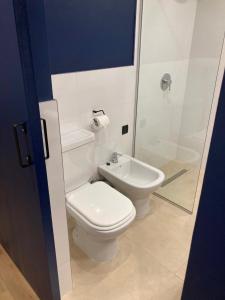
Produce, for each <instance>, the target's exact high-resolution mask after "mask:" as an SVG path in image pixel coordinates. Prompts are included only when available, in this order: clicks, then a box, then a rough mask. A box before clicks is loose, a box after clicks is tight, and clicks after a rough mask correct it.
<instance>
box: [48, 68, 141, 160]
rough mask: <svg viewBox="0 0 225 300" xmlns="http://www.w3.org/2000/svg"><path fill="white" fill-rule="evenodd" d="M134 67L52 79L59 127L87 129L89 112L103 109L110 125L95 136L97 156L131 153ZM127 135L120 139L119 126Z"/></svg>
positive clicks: (59, 76)
mask: <svg viewBox="0 0 225 300" xmlns="http://www.w3.org/2000/svg"><path fill="white" fill-rule="evenodd" d="M135 71H136V70H135V67H134V66H132V67H123V68H114V69H104V70H97V71H88V72H79V73H67V74H60V75H54V76H52V84H53V94H54V98H55V99H57V101H58V104H59V116H60V125H61V127H62V128H63V127H65V126H66V125H68V124H70V123H73V124H74V127H77V128H85V129H89V130H90V128H89V124H90V122H91V119H92V118H93V114H92V110H93V109H103V110H104V111H105V113H106V114H107V115H108V117H109V119H110V126H109V127H108V128H107V129H103V130H102V131H100V132H99V133H97V134H96V139H97V145H98V151H99V155H98V154H97V155H96V156H99V157H101V158H102V157H104V159H108V157H109V155H110V154H111V153H112V152H113V151H121V152H124V153H128V154H131V152H132V140H133V124H134V103H135V78H136V73H135ZM125 124H128V125H129V133H128V134H127V135H123V136H122V134H121V133H122V129H121V127H122V125H125Z"/></svg>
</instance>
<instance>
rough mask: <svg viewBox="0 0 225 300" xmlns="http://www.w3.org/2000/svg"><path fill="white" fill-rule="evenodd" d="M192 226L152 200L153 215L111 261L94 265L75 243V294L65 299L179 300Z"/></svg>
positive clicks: (176, 212)
mask: <svg viewBox="0 0 225 300" xmlns="http://www.w3.org/2000/svg"><path fill="white" fill-rule="evenodd" d="M194 221H195V215H189V214H187V213H186V212H184V211H182V210H180V209H179V208H177V207H175V206H173V205H171V204H169V203H167V202H165V201H163V200H161V199H159V198H157V197H155V196H153V197H152V213H151V214H150V215H149V216H148V217H146V218H145V219H144V220H139V221H135V222H134V223H133V225H132V226H131V227H130V228H129V229H128V230H127V231H126V232H125V233H124V234H123V235H122V236H121V237H120V239H119V253H118V255H117V257H115V258H114V259H113V260H112V261H111V262H109V263H96V262H93V261H91V260H90V259H88V258H87V257H86V256H85V255H84V254H83V253H82V252H81V251H80V250H79V249H78V248H77V247H76V246H74V244H73V242H72V241H71V259H72V275H73V280H74V291H73V292H71V293H69V294H68V295H66V296H65V297H64V299H63V300H75V299H76V300H92V299H93V300H105V299H107V300H115V299H116V300H125V299H126V300H128V299H129V300H179V299H180V297H181V292H182V286H183V280H184V276H185V270H186V265H187V259H188V252H189V247H190V242H191V236H192V231H193V225H194Z"/></svg>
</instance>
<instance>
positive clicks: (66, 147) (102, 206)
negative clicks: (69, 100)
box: [62, 129, 136, 261]
mask: <svg viewBox="0 0 225 300" xmlns="http://www.w3.org/2000/svg"><path fill="white" fill-rule="evenodd" d="M94 137H95V136H94V134H93V133H92V132H89V131H87V130H83V129H79V130H73V131H70V132H67V133H66V132H64V133H63V134H62V148H63V165H64V179H65V188H66V206H67V210H68V213H69V214H70V215H71V216H72V217H73V218H74V219H75V220H76V227H75V228H74V230H73V240H74V242H75V244H76V245H77V246H78V247H79V248H80V249H82V250H83V251H84V252H85V253H86V254H87V255H88V256H89V257H90V258H92V259H94V260H97V261H107V260H111V259H112V258H113V257H114V256H115V255H116V253H117V238H118V236H119V235H120V234H121V233H122V232H124V231H125V230H126V229H127V227H128V226H129V225H130V223H131V222H132V221H133V220H134V219H135V215H136V210H135V207H134V206H133V204H132V202H131V201H130V200H129V199H128V198H127V197H126V196H124V195H123V194H121V193H120V192H118V191H117V190H115V189H114V188H112V187H110V186H109V185H108V184H106V183H104V182H100V181H99V182H96V183H93V184H91V183H89V182H88V181H89V179H90V177H91V176H92V174H93V170H94V167H95V165H94V139H95V138H94Z"/></svg>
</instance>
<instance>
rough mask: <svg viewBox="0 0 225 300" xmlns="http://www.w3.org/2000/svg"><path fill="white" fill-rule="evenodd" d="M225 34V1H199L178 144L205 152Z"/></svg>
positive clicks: (200, 152)
mask: <svg viewBox="0 0 225 300" xmlns="http://www.w3.org/2000/svg"><path fill="white" fill-rule="evenodd" d="M224 31H225V1H224V0H213V1H211V0H200V1H198V6H197V13H196V22H195V30H194V35H193V41H192V48H191V53H190V64H189V71H188V77H187V86H186V93H185V99H184V106H183V114H182V123H181V128H180V137H179V143H180V144H183V145H185V146H187V147H189V148H192V149H193V150H195V151H197V152H198V153H199V154H200V156H201V155H202V153H203V147H204V141H205V137H206V130H207V126H208V122H209V117H210V111H211V106H212V99H213V93H214V88H215V82H216V77H217V72H218V65H219V60H220V55H221V49H222V45H223V39H224Z"/></svg>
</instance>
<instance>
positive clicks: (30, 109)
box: [0, 0, 60, 300]
mask: <svg viewBox="0 0 225 300" xmlns="http://www.w3.org/2000/svg"><path fill="white" fill-rule="evenodd" d="M24 3H25V1H23V0H14V1H12V0H1V1H0V104H1V108H0V243H1V244H2V245H3V247H4V248H5V249H6V251H7V252H8V254H9V255H10V256H11V258H12V259H13V261H14V262H15V263H16V265H17V266H18V268H19V269H20V270H21V272H22V273H23V275H24V277H25V278H26V279H27V281H28V282H29V283H30V284H31V286H32V287H33V289H34V291H35V292H36V293H37V295H38V296H39V298H40V299H41V300H58V299H60V297H59V286H58V277H57V267H56V257H55V246H54V238H53V230H52V222H51V212H50V202H49V194H48V184H47V176H46V170H45V160H44V149H43V142H42V134H41V123H40V115H39V110H38V96H37V85H38V84H37V82H36V78H37V77H35V76H36V75H37V74H35V76H34V73H33V70H34V69H33V66H34V65H35V64H36V63H37V61H34V56H31V48H30V40H29V35H28V25H27V24H28V23H27V15H26V8H25V6H24ZM39 3H40V2H39ZM32 54H33V53H32ZM32 57H33V58H32Z"/></svg>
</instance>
